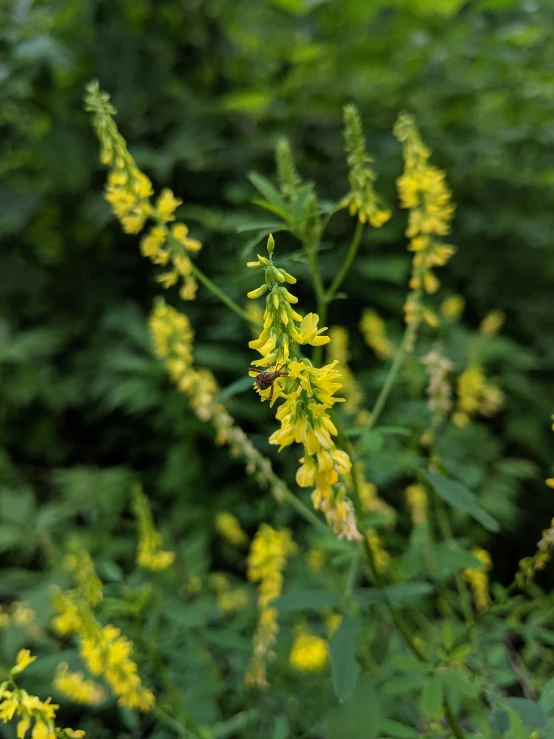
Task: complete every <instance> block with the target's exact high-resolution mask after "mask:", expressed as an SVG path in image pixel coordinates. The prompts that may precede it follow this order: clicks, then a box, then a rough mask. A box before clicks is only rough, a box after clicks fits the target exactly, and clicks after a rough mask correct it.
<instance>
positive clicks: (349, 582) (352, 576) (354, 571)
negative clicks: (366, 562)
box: [344, 549, 360, 603]
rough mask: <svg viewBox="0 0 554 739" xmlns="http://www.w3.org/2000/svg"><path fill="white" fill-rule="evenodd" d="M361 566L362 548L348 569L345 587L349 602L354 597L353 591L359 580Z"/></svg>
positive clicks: (345, 594) (345, 597)
mask: <svg viewBox="0 0 554 739" xmlns="http://www.w3.org/2000/svg"><path fill="white" fill-rule="evenodd" d="M359 566H360V550H359V549H358V550H357V551H356V552H355V554H354V556H353V558H352V562H351V563H350V569H349V570H348V577H347V578H346V587H345V589H344V600H345V601H346V602H347V603H348V602H349V601H350V600H351V599H352V593H353V592H354V587H355V585H356V582H357V580H358V570H359Z"/></svg>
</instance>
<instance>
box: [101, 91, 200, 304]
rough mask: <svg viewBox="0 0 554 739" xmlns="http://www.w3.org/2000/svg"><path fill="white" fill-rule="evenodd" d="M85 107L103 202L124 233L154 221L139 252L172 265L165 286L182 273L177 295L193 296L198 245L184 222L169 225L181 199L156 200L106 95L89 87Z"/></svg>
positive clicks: (167, 195)
mask: <svg viewBox="0 0 554 739" xmlns="http://www.w3.org/2000/svg"><path fill="white" fill-rule="evenodd" d="M86 109H87V110H88V111H90V112H91V113H92V123H93V126H94V129H95V131H96V134H97V136H98V139H99V141H100V145H101V157H100V158H101V161H102V163H103V164H105V165H106V166H108V167H109V172H108V179H107V184H106V194H105V197H106V200H107V201H108V203H109V204H110V205H111V208H112V211H113V213H114V215H115V216H116V218H117V219H118V220H119V221H120V223H121V225H122V226H123V229H124V231H125V232H126V233H130V234H138V233H140V232H141V231H142V230H143V229H144V227H145V225H146V223H147V221H148V220H152V221H154V223H155V225H154V226H152V228H151V229H150V230H149V231H148V233H147V234H146V235H145V236H143V237H142V239H141V241H140V250H141V253H142V254H143V255H144V256H145V257H148V258H149V259H151V260H152V262H154V264H158V265H166V264H169V262H171V263H172V269H171V270H170V271H168V272H167V273H165V275H163V276H161V279H160V282H161V284H162V285H164V287H171V286H172V285H173V284H175V283H176V282H177V280H178V278H179V276H181V277H182V278H183V285H182V286H181V288H180V291H179V294H180V296H181V297H182V298H183V300H194V298H195V296H196V289H197V283H196V279H195V278H194V276H193V275H192V274H191V272H192V266H191V264H190V260H189V257H188V252H195V251H198V250H199V249H200V248H201V247H202V244H201V243H200V242H199V241H197V240H196V239H191V238H189V236H188V227H187V226H186V225H185V224H184V223H175V224H174V225H173V227H172V229H171V231H170V230H169V228H168V226H167V223H169V222H170V221H174V220H175V215H174V213H175V210H176V208H177V207H178V206H179V205H180V204H181V203H182V201H181V200H180V199H179V198H176V197H175V195H174V194H173V192H172V191H171V190H170V189H169V188H165V189H163V190H162V192H161V193H160V195H159V197H158V198H157V200H156V202H155V204H152V202H151V197H152V196H153V195H154V190H153V188H152V183H151V182H150V180H149V179H148V177H147V176H146V175H145V174H144V173H143V172H141V171H140V170H139V169H138V167H137V164H136V162H135V160H134V159H133V157H132V156H131V155H130V153H129V150H128V149H127V142H126V141H125V139H124V138H123V136H122V135H121V134H120V133H119V131H118V129H117V125H116V123H115V120H114V118H113V116H114V115H115V113H116V110H115V108H114V107H113V106H112V105H111V104H110V102H109V95H107V94H106V93H103V92H100V90H99V88H98V86H97V85H90V86H89V87H88V88H87V94H86Z"/></svg>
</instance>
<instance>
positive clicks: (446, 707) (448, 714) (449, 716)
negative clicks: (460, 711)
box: [444, 698, 465, 739]
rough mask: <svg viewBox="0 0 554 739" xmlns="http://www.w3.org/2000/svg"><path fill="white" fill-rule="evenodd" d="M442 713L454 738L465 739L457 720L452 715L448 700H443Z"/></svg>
mask: <svg viewBox="0 0 554 739" xmlns="http://www.w3.org/2000/svg"><path fill="white" fill-rule="evenodd" d="M444 712H445V714H446V718H447V719H448V723H449V724H450V728H451V729H452V731H453V733H454V736H455V737H457V738H458V739H465V734H464V732H463V731H462V728H461V726H460V724H459V723H458V719H457V718H456V716H455V715H454V711H453V710H452V707H451V705H450V702H449V701H448V698H445V699H444Z"/></svg>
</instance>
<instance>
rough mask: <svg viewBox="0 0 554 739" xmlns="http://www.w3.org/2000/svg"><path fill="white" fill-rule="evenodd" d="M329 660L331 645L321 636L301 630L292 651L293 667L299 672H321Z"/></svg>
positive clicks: (290, 660) (291, 662)
mask: <svg viewBox="0 0 554 739" xmlns="http://www.w3.org/2000/svg"><path fill="white" fill-rule="evenodd" d="M328 659H329V644H328V642H327V640H326V639H323V638H322V637H321V636H315V634H310V633H308V632H307V631H305V630H304V629H301V630H300V631H299V632H298V634H297V635H296V638H295V640H294V644H293V645H292V649H291V651H290V656H289V662H290V665H291V667H294V669H295V670H298V671H299V672H320V670H322V669H323V668H324V667H325V665H326V663H327V660H328Z"/></svg>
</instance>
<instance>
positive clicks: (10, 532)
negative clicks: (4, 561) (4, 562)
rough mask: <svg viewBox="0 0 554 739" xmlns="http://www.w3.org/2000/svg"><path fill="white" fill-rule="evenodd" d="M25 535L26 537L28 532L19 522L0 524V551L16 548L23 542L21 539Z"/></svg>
mask: <svg viewBox="0 0 554 739" xmlns="http://www.w3.org/2000/svg"><path fill="white" fill-rule="evenodd" d="M26 537H28V532H27V531H26V530H25V529H24V528H23V527H22V526H20V525H19V524H16V523H3V524H0V552H7V551H9V550H10V549H16V548H17V547H18V546H20V545H21V544H23V540H24V538H26Z"/></svg>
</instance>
